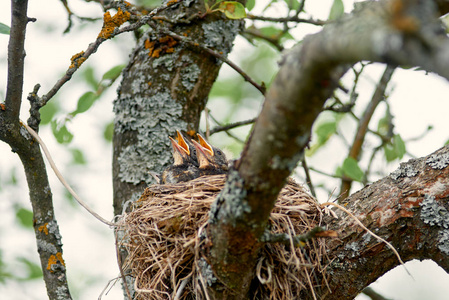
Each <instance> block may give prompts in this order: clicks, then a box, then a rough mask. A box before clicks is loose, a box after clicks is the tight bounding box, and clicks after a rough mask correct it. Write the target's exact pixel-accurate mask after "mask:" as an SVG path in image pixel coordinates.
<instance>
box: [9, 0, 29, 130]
mask: <svg viewBox="0 0 449 300" xmlns="http://www.w3.org/2000/svg"><path fill="white" fill-rule="evenodd" d="M11 4H12V5H11V16H12V20H11V31H10V34H9V43H8V83H7V86H6V99H5V106H6V113H7V115H8V117H9V118H10V120H15V121H16V122H17V121H18V120H19V114H20V106H21V104H22V90H23V65H24V60H25V49H24V44H25V31H26V26H27V23H28V21H29V19H28V17H27V8H28V1H27V0H25V1H11Z"/></svg>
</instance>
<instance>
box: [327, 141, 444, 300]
mask: <svg viewBox="0 0 449 300" xmlns="http://www.w3.org/2000/svg"><path fill="white" fill-rule="evenodd" d="M448 196H449V146H446V147H443V148H441V149H440V150H438V151H436V152H434V153H433V154H431V155H428V156H426V157H423V158H419V159H411V160H410V161H408V162H407V163H401V165H400V167H399V168H398V169H397V170H396V171H394V172H393V173H391V174H390V175H389V176H387V177H385V178H383V179H381V180H379V181H377V182H375V183H373V184H371V185H369V186H367V187H365V188H364V189H362V190H360V191H358V192H357V193H355V194H353V195H351V196H350V197H349V198H347V199H345V200H344V201H343V203H342V204H343V205H344V206H345V207H346V209H348V210H349V211H351V212H352V213H353V214H354V215H355V216H356V217H357V218H358V219H359V220H361V221H362V222H363V224H364V225H365V226H366V227H367V228H368V229H370V230H375V231H376V233H377V234H378V235H380V236H381V237H382V238H383V239H385V240H387V241H389V242H390V243H391V244H392V245H393V246H394V247H395V248H396V250H398V252H399V254H400V255H401V257H402V259H403V260H404V261H408V260H411V259H420V260H422V259H432V260H433V261H435V262H436V263H437V264H438V265H440V267H442V268H443V269H444V270H445V271H446V272H449V231H448V228H449V221H448V219H447V217H446V215H447V214H449V211H448V209H449V206H448V202H447V199H448ZM336 212H337V215H338V217H339V218H338V219H329V220H326V223H327V226H328V229H331V230H336V231H338V232H339V236H340V239H339V240H332V241H329V244H328V245H329V251H328V253H327V254H328V255H329V257H332V258H335V259H334V260H333V262H332V263H331V264H330V265H329V267H328V270H327V271H328V272H329V273H331V274H332V275H333V276H331V278H330V281H329V285H330V288H331V291H332V294H330V295H329V298H326V299H353V298H354V297H355V296H356V295H357V294H358V293H360V292H361V291H362V290H363V289H364V288H365V287H366V286H368V285H369V284H370V283H371V282H373V281H375V280H376V279H377V278H379V277H380V276H382V275H383V274H384V273H386V272H387V271H388V270H390V269H392V268H394V267H395V266H397V265H398V260H397V258H396V255H395V254H394V253H393V252H392V251H391V250H390V249H388V248H387V247H386V246H385V244H383V243H379V242H377V241H376V240H374V239H372V238H369V237H368V235H366V233H365V232H364V231H361V230H359V229H358V228H357V226H353V223H354V222H353V221H352V220H350V219H349V218H348V217H347V216H346V215H345V214H344V213H342V212H339V211H338V210H337V211H336ZM349 269H351V271H350V272H349V271H348V270H349ZM347 282H351V287H350V288H349V289H348V288H343V287H347Z"/></svg>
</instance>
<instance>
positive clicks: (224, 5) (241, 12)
mask: <svg viewBox="0 0 449 300" xmlns="http://www.w3.org/2000/svg"><path fill="white" fill-rule="evenodd" d="M218 10H219V11H221V12H223V13H224V14H225V15H226V17H228V18H229V19H243V18H245V17H246V11H245V7H244V6H243V4H241V3H239V2H236V1H223V2H221V3H220V6H219V7H218Z"/></svg>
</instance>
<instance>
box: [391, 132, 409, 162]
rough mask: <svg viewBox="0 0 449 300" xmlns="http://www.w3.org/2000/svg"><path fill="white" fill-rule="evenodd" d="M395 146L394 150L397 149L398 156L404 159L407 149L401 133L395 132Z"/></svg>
mask: <svg viewBox="0 0 449 300" xmlns="http://www.w3.org/2000/svg"><path fill="white" fill-rule="evenodd" d="M393 147H394V150H395V151H396V155H397V157H398V158H399V159H402V158H403V157H404V154H405V152H406V150H405V143H404V141H403V140H402V138H401V136H400V135H399V134H395V135H394V137H393Z"/></svg>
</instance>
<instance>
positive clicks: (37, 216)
mask: <svg viewBox="0 0 449 300" xmlns="http://www.w3.org/2000/svg"><path fill="white" fill-rule="evenodd" d="M27 4H28V2H27V1H23V0H22V1H20V0H15V1H12V5H11V7H12V24H11V33H10V41H9V44H8V85H7V92H6V99H5V104H4V105H2V106H1V107H0V140H2V141H4V142H6V143H7V144H9V145H10V147H11V150H12V151H13V152H16V153H17V154H18V155H19V157H20V159H21V161H22V164H23V167H24V170H25V175H26V179H27V183H28V188H29V192H30V201H31V205H32V210H33V227H34V233H35V236H36V242H37V250H38V252H39V258H40V262H41V267H42V272H43V278H44V281H45V285H46V288H47V294H48V297H49V299H71V296H70V292H69V288H68V284H67V276H66V268H65V263H64V259H63V257H62V242H61V235H60V233H59V227H58V224H57V222H56V219H55V215H54V210H53V200H52V194H51V189H50V185H49V182H48V178H47V172H46V168H45V163H44V160H43V157H42V153H41V151H40V148H39V144H38V143H36V142H35V141H34V140H33V139H32V137H31V136H30V135H29V134H28V132H27V131H26V129H25V128H24V127H23V126H21V125H20V122H19V113H20V106H21V101H22V97H23V93H22V92H23V67H24V59H25V50H24V44H25V43H24V42H25V30H26V25H27V23H28V21H29V20H28V17H27Z"/></svg>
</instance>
